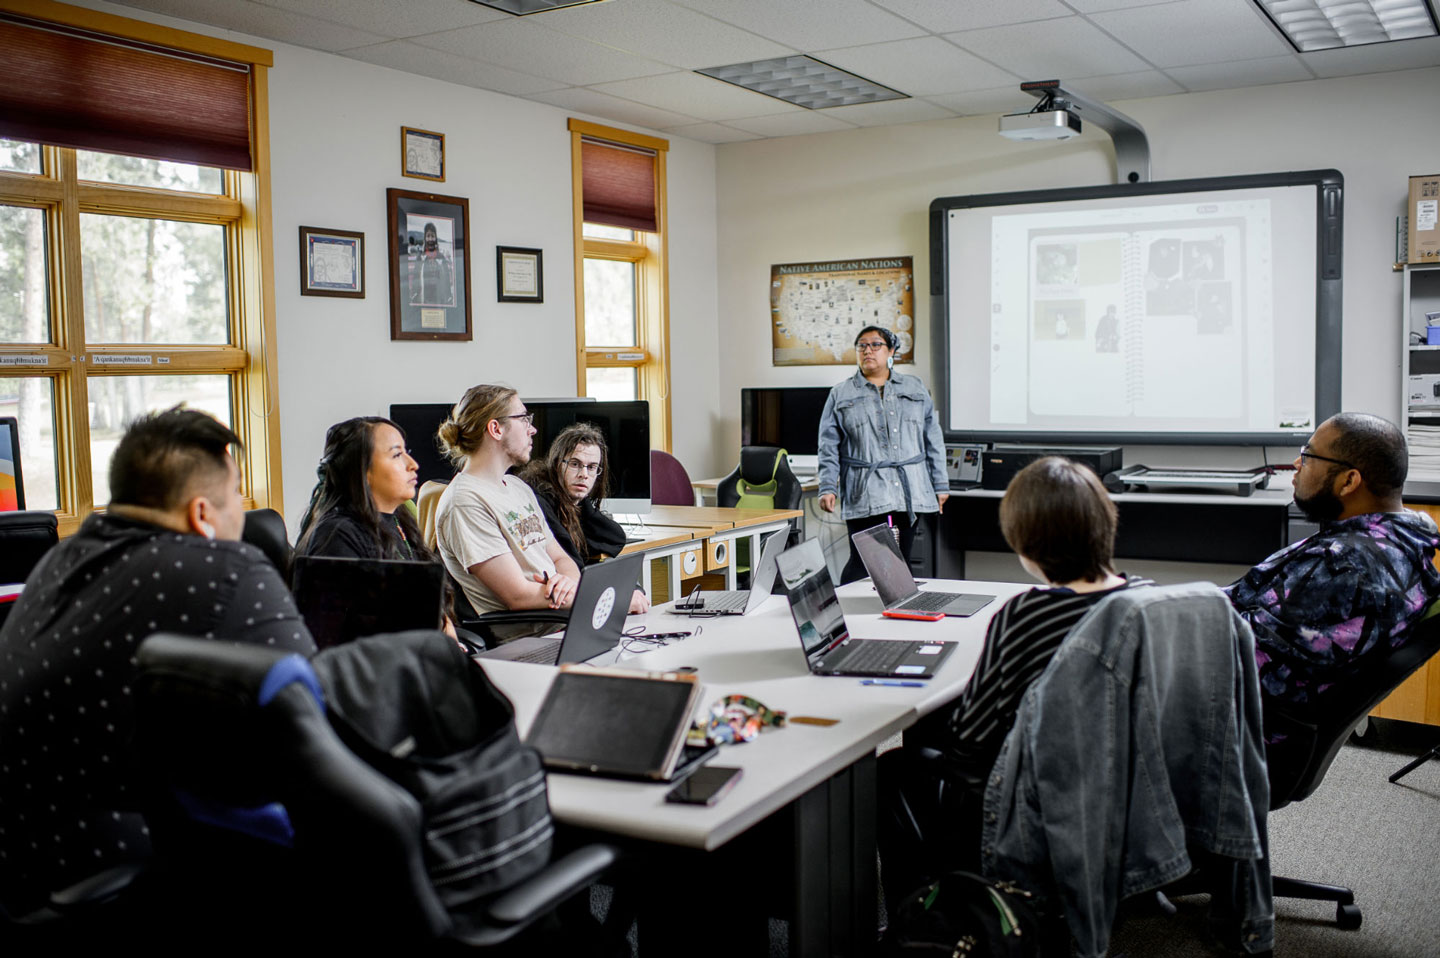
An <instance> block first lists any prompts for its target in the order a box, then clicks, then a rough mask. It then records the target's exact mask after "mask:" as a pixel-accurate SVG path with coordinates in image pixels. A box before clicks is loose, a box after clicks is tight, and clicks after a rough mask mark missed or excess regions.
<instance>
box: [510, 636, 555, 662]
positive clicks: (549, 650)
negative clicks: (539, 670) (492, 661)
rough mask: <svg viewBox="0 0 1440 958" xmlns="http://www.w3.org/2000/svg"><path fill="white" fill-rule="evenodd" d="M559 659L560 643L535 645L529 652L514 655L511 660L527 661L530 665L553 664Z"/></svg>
mask: <svg viewBox="0 0 1440 958" xmlns="http://www.w3.org/2000/svg"><path fill="white" fill-rule="evenodd" d="M559 660H560V643H559V642H551V643H550V644H548V645H537V646H535V648H533V649H531V650H530V651H529V652H525V653H523V654H521V655H517V656H515V658H513V659H511V660H510V661H511V662H529V663H530V664H532V665H554V664H555V663H556V662H558V661H559Z"/></svg>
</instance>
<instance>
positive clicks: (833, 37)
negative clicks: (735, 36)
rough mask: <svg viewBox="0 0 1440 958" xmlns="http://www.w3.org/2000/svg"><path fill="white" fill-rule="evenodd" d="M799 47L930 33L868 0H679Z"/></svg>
mask: <svg viewBox="0 0 1440 958" xmlns="http://www.w3.org/2000/svg"><path fill="white" fill-rule="evenodd" d="M675 2H676V3H678V4H680V5H681V6H685V7H689V8H691V9H692V10H698V11H700V12H701V13H706V14H709V15H710V16H712V17H715V18H716V19H717V20H724V21H725V22H726V23H729V24H733V25H734V26H737V27H740V28H741V29H744V30H749V31H751V32H752V33H758V34H760V35H761V36H762V37H769V38H770V39H772V40H776V41H778V42H780V43H788V44H790V46H792V47H794V48H795V49H797V50H823V49H825V48H826V47H846V46H853V45H854V44H855V43H857V42H863V43H878V42H881V41H883V40H903V39H905V38H907V37H919V36H924V35H925V31H924V30H922V29H921V28H919V27H917V26H915V25H914V24H912V23H906V22H905V21H904V20H901V19H900V18H899V17H896V16H892V15H891V14H889V13H886V12H885V11H884V10H881V9H878V8H877V7H875V6H874V5H872V4H870V3H868V2H867V0H784V2H783V3H777V2H775V0H675Z"/></svg>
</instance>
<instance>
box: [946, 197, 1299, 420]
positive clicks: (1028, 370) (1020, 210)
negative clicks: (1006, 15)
mask: <svg viewBox="0 0 1440 958" xmlns="http://www.w3.org/2000/svg"><path fill="white" fill-rule="evenodd" d="M947 229H948V241H949V263H948V267H949V274H948V283H949V285H948V290H949V292H950V299H949V315H948V321H949V333H950V336H949V343H950V369H951V378H950V396H949V397H948V400H949V405H950V408H949V412H950V427H951V428H952V429H956V430H981V431H1013V430H1016V429H1021V430H1034V431H1049V432H1067V431H1073V432H1106V433H1126V432H1137V433H1138V432H1172V431H1174V432H1230V433H1235V432H1239V433H1245V432H1255V433H1275V432H1287V431H1289V432H1294V433H1296V434H1308V433H1309V431H1310V430H1311V429H1313V428H1314V425H1315V424H1314V421H1313V419H1314V404H1315V378H1314V374H1315V371H1314V365H1315V363H1314V356H1315V258H1316V251H1315V235H1316V232H1315V188H1314V187H1313V186H1308V185H1307V186H1296V187H1270V188H1264V189H1249V190H1230V191H1225V192H1214V193H1185V194H1170V195H1159V196H1148V197H1120V198H1109V199H1100V200H1081V201H1066V202H1059V203H1045V204H1031V205H1023V206H989V207H985V206H980V207H970V208H964V209H952V210H949V211H948V223H947Z"/></svg>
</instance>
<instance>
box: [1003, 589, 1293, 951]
mask: <svg viewBox="0 0 1440 958" xmlns="http://www.w3.org/2000/svg"><path fill="white" fill-rule="evenodd" d="M1261 735H1262V733H1261V720H1260V680H1259V677H1258V674H1257V671H1256V666H1255V641H1254V638H1253V637H1252V636H1251V634H1250V628H1249V627H1248V626H1247V625H1246V624H1245V622H1244V620H1243V619H1241V618H1240V617H1239V616H1238V615H1236V614H1235V613H1234V611H1233V610H1232V609H1231V607H1230V603H1229V601H1228V600H1227V599H1226V598H1225V595H1224V594H1223V593H1222V592H1220V590H1219V589H1217V588H1215V587H1214V586H1213V585H1209V584H1208V583H1193V584H1190V585H1179V586H1164V587H1156V588H1150V589H1126V590H1123V591H1121V592H1117V593H1116V594H1115V595H1113V596H1111V597H1110V598H1108V599H1105V600H1103V601H1102V602H1100V604H1099V605H1097V606H1096V607H1095V608H1094V609H1092V610H1091V611H1090V612H1089V613H1088V614H1087V615H1086V616H1085V618H1083V619H1081V620H1080V621H1079V622H1078V623H1076V625H1075V628H1074V629H1073V630H1072V631H1071V632H1070V634H1069V636H1067V637H1066V639H1065V641H1064V643H1063V644H1062V645H1061V646H1060V648H1059V650H1058V651H1057V652H1056V653H1055V657H1054V658H1053V659H1052V660H1051V661H1050V664H1049V665H1048V666H1047V667H1046V669H1045V671H1044V672H1043V673H1041V675H1040V678H1039V679H1037V680H1036V681H1035V684H1034V685H1032V686H1031V687H1030V689H1029V691H1028V692H1026V693H1025V698H1024V699H1023V701H1022V703H1021V706H1020V710H1019V712H1017V713H1016V716H1015V726H1014V728H1012V729H1011V730H1010V735H1009V737H1008V738H1006V740H1005V745H1004V747H1003V748H1002V750H1001V752H1000V757H999V758H998V759H996V761H995V767H994V769H992V770H991V773H990V779H989V781H988V783H987V785H986V790H985V821H984V826H983V830H982V834H981V865H982V867H983V869H984V871H985V873H986V875H988V876H992V877H995V878H1000V879H1005V880H1009V881H1013V882H1015V883H1016V884H1019V885H1021V886H1023V887H1025V888H1028V889H1030V890H1032V891H1034V892H1037V893H1039V894H1040V895H1042V896H1044V897H1046V898H1049V899H1050V900H1051V901H1052V902H1058V904H1059V905H1060V906H1061V907H1062V909H1063V911H1064V913H1065V920H1066V924H1067V925H1068V926H1069V928H1070V933H1071V934H1072V935H1073V936H1074V938H1075V942H1076V945H1077V950H1078V954H1080V955H1082V956H1091V955H1093V956H1096V958H1099V956H1101V955H1104V954H1105V949H1106V946H1107V941H1108V937H1109V933H1110V925H1111V922H1112V920H1113V919H1114V917H1115V907H1116V904H1117V902H1118V901H1119V900H1120V899H1121V898H1125V897H1128V896H1130V895H1135V894H1139V893H1141V892H1144V891H1148V890H1150V889H1153V888H1159V887H1160V886H1162V885H1164V884H1167V883H1168V882H1170V881H1173V880H1175V879H1177V878H1179V877H1181V876H1182V875H1184V874H1186V873H1187V872H1188V871H1189V870H1190V868H1191V864H1192V862H1191V858H1190V855H1191V853H1192V852H1194V851H1197V850H1201V849H1203V850H1204V851H1206V852H1211V853H1214V854H1216V855H1220V856H1224V857H1225V858H1227V859H1231V860H1233V861H1232V864H1231V865H1230V866H1229V867H1226V868H1207V873H1208V874H1209V876H1210V877H1211V878H1213V879H1218V883H1217V884H1216V886H1215V887H1214V888H1213V894H1212V898H1211V918H1212V920H1213V921H1215V922H1216V923H1217V929H1216V930H1217V932H1220V933H1221V934H1222V935H1228V937H1229V940H1230V941H1231V942H1233V943H1234V944H1238V945H1240V946H1241V947H1242V948H1244V949H1245V950H1246V951H1247V952H1250V953H1252V954H1253V953H1255V952H1261V951H1269V950H1270V948H1271V947H1272V942H1273V935H1274V921H1275V910H1274V904H1273V899H1272V897H1271V884H1270V863H1269V859H1268V851H1267V843H1266V831H1265V817H1266V813H1267V811H1268V808H1269V800H1270V785H1269V781H1268V779H1267V777H1266V770H1265V746H1264V743H1263V740H1262V737H1261Z"/></svg>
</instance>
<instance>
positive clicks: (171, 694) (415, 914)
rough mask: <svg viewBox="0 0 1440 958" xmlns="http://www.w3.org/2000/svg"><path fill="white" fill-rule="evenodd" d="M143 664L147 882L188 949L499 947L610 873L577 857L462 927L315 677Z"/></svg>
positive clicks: (418, 843)
mask: <svg viewBox="0 0 1440 958" xmlns="http://www.w3.org/2000/svg"><path fill="white" fill-rule="evenodd" d="M138 659H139V667H140V675H139V677H138V679H137V682H136V696H137V698H136V707H137V717H136V725H137V731H136V760H137V769H138V770H139V774H140V780H141V781H143V782H144V783H145V786H146V787H145V792H144V794H145V799H144V801H145V806H146V817H147V820H148V821H149V822H150V828H151V834H152V840H153V842H154V845H155V852H156V857H155V861H154V865H153V867H151V868H149V869H147V875H146V877H147V878H151V879H152V880H153V881H154V882H156V883H157V886H158V887H160V888H162V889H164V896H163V899H162V900H163V901H164V902H165V906H166V908H167V911H174V912H175V913H176V917H177V920H178V922H179V924H178V925H176V926H175V927H177V928H178V929H181V931H180V933H182V934H183V933H185V932H186V931H187V930H188V929H193V928H194V927H196V926H199V927H201V928H208V929H210V932H209V935H208V937H213V935H214V931H215V929H222V928H223V929H226V930H227V935H228V933H229V931H230V930H232V929H233V930H235V931H236V933H237V934H240V933H243V934H244V935H246V936H249V937H253V938H254V939H255V940H256V941H260V942H266V941H270V942H277V941H279V940H283V941H285V942H286V946H287V947H289V946H290V945H293V944H296V943H301V942H303V943H306V944H320V945H323V946H324V947H325V948H326V949H327V950H335V949H336V948H338V947H344V946H346V945H359V946H362V947H364V948H366V949H367V950H371V949H374V948H376V947H377V946H379V945H400V946H404V947H413V946H416V945H438V944H440V943H443V942H447V941H448V942H450V943H451V944H454V943H457V942H458V943H460V944H464V945H469V946H489V945H494V944H498V943H500V942H503V941H506V940H507V939H510V938H512V937H513V936H515V935H516V934H518V933H519V932H520V931H522V930H523V929H525V928H526V927H528V926H529V925H531V924H532V923H534V922H535V921H537V920H538V919H540V918H541V917H543V916H546V915H548V914H550V913H551V912H552V911H553V910H554V909H555V908H556V907H557V906H558V905H559V904H560V903H562V902H564V901H565V900H567V899H569V898H571V897H572V896H574V895H576V894H578V893H579V892H581V891H583V890H584V889H586V888H588V887H589V885H590V884H591V883H592V882H594V881H595V880H596V879H597V878H598V877H599V876H600V875H601V874H602V873H603V872H604V871H605V870H606V869H608V868H609V867H610V866H611V865H612V864H613V863H614V861H615V857H616V852H615V850H614V849H613V848H611V847H610V846H607V845H602V844H590V845H585V846H582V847H580V848H578V849H575V850H574V851H571V852H570V853H569V854H567V855H565V856H564V857H560V858H557V859H556V860H553V861H552V862H551V863H550V864H549V865H548V866H546V867H545V868H544V869H542V870H541V871H540V872H539V873H538V874H536V875H534V876H532V877H531V878H529V879H527V880H525V881H523V882H521V883H520V884H519V885H517V886H515V887H512V888H510V889H508V890H506V891H504V892H503V893H501V894H500V895H499V897H496V898H493V899H490V900H489V901H488V902H486V903H485V904H484V906H483V907H482V908H480V909H479V910H478V912H477V913H474V914H467V915H466V916H465V920H464V921H463V922H458V921H456V920H455V919H454V918H453V917H452V915H451V914H450V913H448V912H447V911H446V909H445V908H444V907H443V905H442V902H441V899H440V897H439V895H438V894H437V892H436V890H435V888H434V886H433V885H432V884H431V881H430V878H429V876H428V875H427V871H426V862H425V860H424V853H423V844H422V833H421V832H422V827H423V826H422V819H421V811H420V806H419V803H418V802H417V800H416V799H415V797H414V796H413V795H411V794H410V793H409V792H408V791H406V790H405V789H404V788H402V787H400V786H399V785H397V784H396V783H395V782H393V781H391V780H390V779H389V778H386V777H385V776H383V775H381V774H380V773H379V772H378V771H376V770H375V769H374V768H372V767H371V766H370V765H368V764H366V763H365V762H363V761H362V760H361V759H360V758H359V757H358V756H357V755H356V754H355V753H353V752H352V751H351V750H350V749H349V748H348V747H347V746H346V745H345V744H344V743H343V742H342V741H341V739H340V738H339V736H338V735H337V734H336V733H335V731H334V730H333V729H332V728H331V725H330V724H329V722H328V721H327V720H326V717H325V708H324V704H323V701H322V699H321V693H320V686H319V683H318V681H317V680H316V677H315V673H314V672H313V670H311V669H310V667H309V663H307V662H305V660H304V659H302V658H300V657H299V656H293V655H291V656H286V655H282V654H280V653H276V652H274V651H270V650H267V649H264V648H260V647H256V646H247V645H234V644H230V643H224V642H214V641H206V640H202V639H191V638H183V637H179V636H169V635H157V636H152V637H151V638H149V639H147V640H146V641H145V642H144V643H143V644H142V646H141V648H140V651H139V653H138ZM277 812H278V813H279V814H278V815H277ZM287 829H288V835H287ZM462 925H463V927H461V926H462ZM227 940H228V939H227Z"/></svg>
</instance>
